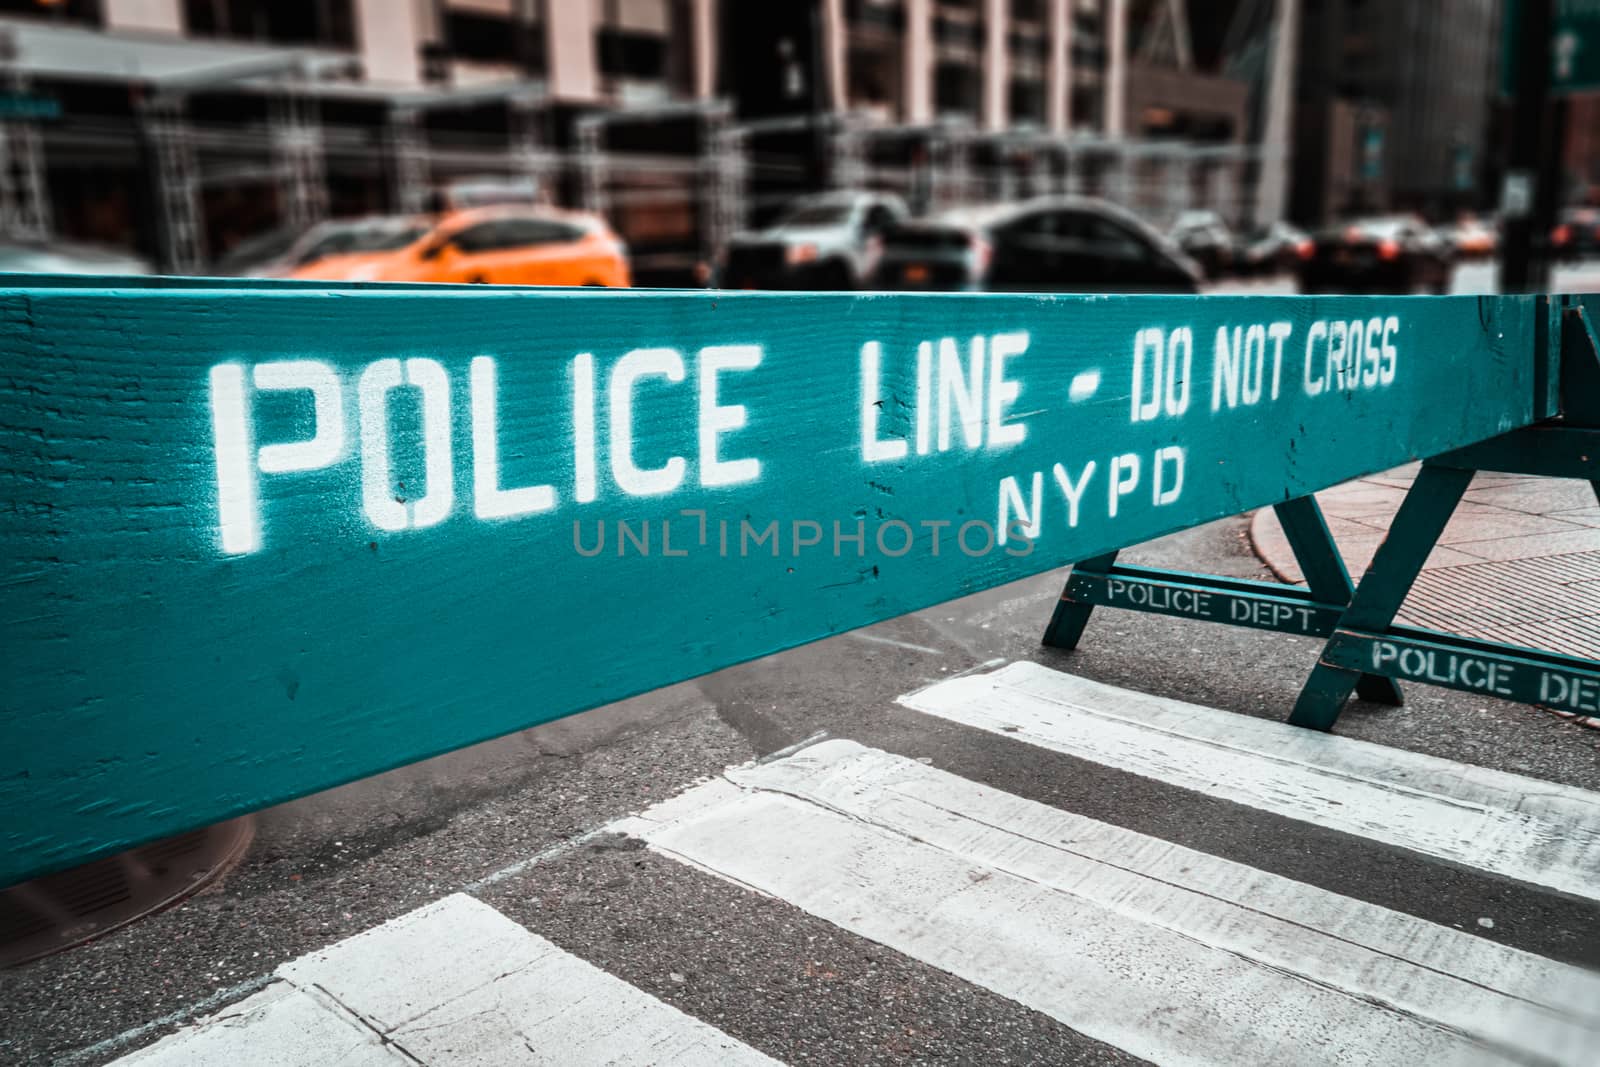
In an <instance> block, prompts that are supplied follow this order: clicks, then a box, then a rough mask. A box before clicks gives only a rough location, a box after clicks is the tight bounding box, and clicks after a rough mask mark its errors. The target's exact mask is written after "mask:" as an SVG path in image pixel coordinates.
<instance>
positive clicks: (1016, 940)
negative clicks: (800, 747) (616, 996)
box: [618, 741, 1600, 1064]
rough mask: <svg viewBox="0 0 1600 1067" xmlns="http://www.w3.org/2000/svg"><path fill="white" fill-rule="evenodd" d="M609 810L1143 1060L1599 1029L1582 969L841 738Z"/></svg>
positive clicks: (1575, 1053)
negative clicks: (636, 805) (652, 801)
mask: <svg viewBox="0 0 1600 1067" xmlns="http://www.w3.org/2000/svg"><path fill="white" fill-rule="evenodd" d="M618 829H620V830H623V831H625V832H628V833H632V834H635V835H637V836H639V837H642V838H644V839H645V840H646V841H648V842H649V843H650V844H651V845H652V846H653V847H655V848H656V849H658V850H659V851H661V852H664V853H666V854H668V855H670V856H673V857H676V858H679V859H681V860H683V861H684V862H686V863H689V864H692V865H694V866H696V867H698V868H701V869H703V870H706V871H710V872H712V873H715V874H718V875H720V876H722V877H724V878H728V879H730V880H732V881H734V882H736V883H738V884H740V885H744V886H747V887H749V888H751V889H754V890H757V891H759V892H763V893H768V894H772V895H774V896H777V897H780V898H782V899H783V900H786V901H788V902H789V903H791V904H794V905H795V906H797V907H799V908H801V909H803V910H805V911H807V912H810V913H811V914H813V915H817V916H819V917H821V918H824V919H827V920H828V921H830V922H833V923H835V924H837V925H839V926H842V927H844V928H845V929H847V930H849V931H851V932H853V933H856V934H860V935H861V936H863V937H867V938H871V939H872V940H874V941H878V942H881V943H883V944H885V945H888V946H889V947H891V948H894V949H896V950H898V951H900V952H903V953H905V954H907V955H909V956H911V957H913V958H915V959H918V960H921V961H923V962H926V963H929V964H932V965H933V966H936V967H939V968H941V969H944V970H947V971H950V972H951V973H953V974H956V975H958V976H960V977H962V978H964V979H966V980H968V981H970V982H973V983H976V984H979V985H982V986H985V987H987V988H989V989H991V990H993V991H995V992H997V993H1000V994H1001V995H1003V996H1006V997H1010V998H1012V999H1014V1000H1017V1001H1020V1002H1021V1003H1023V1004H1026V1005H1028V1006H1030V1007H1032V1008H1034V1009H1036V1010H1039V1011H1042V1012H1045V1013H1046V1014H1049V1015H1051V1016H1053V1017H1055V1018H1056V1019H1059V1020H1060V1021H1062V1022H1063V1023H1065V1024H1066V1025H1068V1026H1070V1027H1072V1028H1073V1029H1076V1030H1078V1031H1080V1032H1082V1033H1084V1034H1087V1035H1089V1036H1090V1037H1095V1038H1098V1039H1100V1040H1103V1041H1106V1042H1108V1043H1111V1044H1114V1045H1116V1046H1118V1047H1120V1048H1122V1049H1125V1050H1127V1051H1129V1052H1132V1053H1134V1054H1135V1055H1138V1056H1142V1057H1145V1058H1147V1059H1150V1060H1153V1061H1155V1062H1157V1063H1161V1064H1238V1063H1298V1064H1314V1063H1328V1064H1333V1063H1341V1064H1342V1063H1394V1064H1415V1063H1428V1064H1455V1063H1462V1064H1465V1063H1482V1062H1495V1061H1503V1062H1510V1063H1523V1062H1554V1063H1572V1064H1578V1063H1584V1062H1590V1060H1589V1058H1590V1057H1591V1056H1592V1053H1593V1050H1594V1049H1595V1048H1600V977H1597V976H1594V975H1591V974H1588V973H1586V972H1584V971H1581V970H1579V969H1577V968H1573V967H1570V966H1566V965H1563V964H1558V963H1553V962H1550V961H1547V960H1544V959H1542V958H1540V957H1537V956H1533V955H1530V954H1528V953H1524V952H1520V951H1517V950H1515V949H1510V948H1506V947H1504V946H1501V945H1498V944H1495V943H1493V942H1490V941H1486V940H1483V939H1481V938H1477V937H1473V936H1471V935H1468V934H1464V933H1461V932H1459V931H1456V930H1452V929H1449V928H1446V927H1442V926H1437V925H1435V924H1432V923H1428V922H1425V921H1423V920H1420V919H1416V918H1413V917H1412V916H1409V915H1405V914H1402V913H1399V912H1394V911H1389V910H1387V909H1384V908H1381V907H1377V906H1374V905H1370V904H1366V903H1362V902H1360V901H1355V900H1350V899H1348V898H1344V897H1340V896H1338V895H1336V894H1333V893H1329V892H1326V891H1323V890H1320V889H1317V888H1315V887H1312V886H1307V885H1303V884H1300V883H1297V882H1293V881H1291V880H1289V879H1286V878H1282V877H1279V876H1276V875H1272V874H1267V873H1265V872H1262V871H1257V870H1254V869H1253V868H1250V867H1247V866H1244V865H1242V864H1237V863H1233V862H1230V861H1227V860H1223V859H1219V858H1217V857H1214V856H1210V855H1207V854H1205V853H1201V852H1196V851H1193V850H1191V849H1186V848H1181V847H1179V846H1176V845H1173V844H1170V843H1168V842H1165V841H1162V840H1159V839H1156V838H1151V837H1148V836H1145V835H1143V834H1138V833H1135V832H1133V831H1130V830H1125V829H1121V828H1118V827H1113V826H1109V825H1107V824H1104V823H1100V822H1097V821H1095V820H1093V819H1088V818H1084V817H1081V816H1076V815H1072V814H1069V813H1066V812H1062V811H1059V810H1056V809H1054V808H1051V807H1049V806H1047V805H1043V804H1038V803H1036V802H1033V801H1029V800H1026V799H1023V798H1020V797H1015V796H1011V795H1009V794H1006V793H1002V792H999V791H997V790H994V789H992V788H989V787H987V786H983V785H979V784H976V783H973V782H970V781H966V780H964V779H961V778H958V777H956V776H954V775H951V774H948V773H945V772H942V771H939V770H935V769H933V768H931V767H927V766H924V765H922V764H920V763H918V762H916V761H913V760H907V759H905V758H903V757H900V756H894V755H890V754H888V753H884V752H879V751H876V750H873V749H866V748H862V747H861V746H859V745H856V744H854V743H853V742H848V741H831V742H825V743H823V744H820V745H817V746H814V747H812V748H809V749H806V750H804V751H802V752H800V753H798V754H796V755H793V756H790V757H787V758H785V759H783V760H780V761H777V762H775V763H771V764H766V765H762V766H755V767H747V768H738V769H734V770H731V771H729V772H728V773H727V775H726V776H725V777H724V778H722V779H718V780H715V781H712V782H709V783H706V784H704V785H701V786H698V787H696V788H694V789H692V790H690V791H689V792H687V793H685V794H682V795H680V796H679V797H677V798H675V799H673V800H671V801H668V802H666V803H663V804H661V805H659V806H657V807H656V808H653V809H651V810H650V811H648V812H646V813H644V814H643V815H642V816H639V817H636V818H633V819H630V820H627V821H625V822H624V823H621V824H619V826H618Z"/></svg>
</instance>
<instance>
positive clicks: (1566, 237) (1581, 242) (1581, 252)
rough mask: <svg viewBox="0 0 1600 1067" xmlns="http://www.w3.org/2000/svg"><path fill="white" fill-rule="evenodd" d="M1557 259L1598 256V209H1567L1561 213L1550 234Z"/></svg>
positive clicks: (1599, 235) (1599, 228)
mask: <svg viewBox="0 0 1600 1067" xmlns="http://www.w3.org/2000/svg"><path fill="white" fill-rule="evenodd" d="M1550 246H1551V248H1552V249H1553V250H1554V252H1555V254H1556V258H1558V259H1583V258H1586V257H1588V256H1600V208H1592V207H1569V208H1567V209H1565V210H1564V211H1562V212H1561V216H1560V219H1559V220H1558V221H1557V223H1556V227H1555V229H1554V230H1553V231H1552V232H1551V234H1550Z"/></svg>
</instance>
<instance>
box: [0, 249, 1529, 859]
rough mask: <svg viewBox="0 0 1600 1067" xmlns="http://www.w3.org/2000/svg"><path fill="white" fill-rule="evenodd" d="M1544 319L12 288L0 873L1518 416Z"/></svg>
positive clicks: (994, 303)
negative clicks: (2, 813)
mask: <svg viewBox="0 0 1600 1067" xmlns="http://www.w3.org/2000/svg"><path fill="white" fill-rule="evenodd" d="M1547 318H1548V315H1547V311H1546V309H1545V305H1544V304H1543V303H1541V302H1540V301H1538V300H1537V299H1535V298H1530V297H1444V298H1333V297H1316V298H1311V297H1308V298H1298V297H1277V298H1272V297H1229V298H1217V297H1114V298H1100V297H1078V296H1022V295H1016V296H1012V295H964V294H963V295H948V296H941V295H905V296H902V295H892V296H891V295H851V294H756V293H751V294H728V293H689V292H657V293H653V292H643V291H641V292H630V293H605V292H593V291H586V292H572V291H535V290H497V289H488V288H478V289H466V290H461V289H457V290H451V289H438V290H434V289H427V288H418V287H409V288H408V287H400V288H389V287H383V286H370V287H341V288H328V287H310V286H304V285H300V286H274V285H270V284H262V283H251V284H250V285H248V286H243V285H233V286H230V285H228V284H227V283H215V284H214V285H213V284H206V283H198V282H188V283H183V284H175V285H170V286H159V287H158V286H132V285H130V286H127V287H124V288H110V287H103V286H102V287H73V286H71V285H65V284H61V283H60V282H53V283H49V284H44V283H41V284H39V285H31V284H29V283H28V282H27V281H26V280H19V279H11V280H9V281H7V282H0V336H3V339H4V346H3V349H0V361H3V371H0V440H3V442H4V449H5V457H6V458H5V463H4V464H3V467H0V524H3V543H4V545H5V554H4V558H3V559H0V621H3V625H4V632H5V641H4V653H3V656H4V662H3V675H4V678H5V685H4V689H3V693H0V811H3V812H4V815H3V816H0V818H3V820H4V822H3V825H0V852H3V859H0V885H3V884H10V883H12V882H15V881H18V880H21V879H25V878H28V877H31V876H34V875H38V874H41V873H45V872H47V871H51V870H54V869H59V868H62V867H66V866H71V865H73V864H75V863H79V862H82V861H84V860H87V859H90V858H93V857H95V856H98V855H102V854H105V853H109V852H113V851H117V850H119V849H122V848H125V847H128V846H130V845H133V844H136V843H138V842H142V841H146V840H150V839H153V838H157V837H161V836H164V835H167V834H171V833H175V832H178V831H181V830H185V829H188V828H191V827H194V826H197V825H203V824H206V823H209V822H213V821H216V820H218V819H222V818H224V817H227V816H231V815H234V814H237V813H240V812H244V811H249V810H253V809H258V808H261V807H263V806H266V805H269V804H272V803H275V802H278V801H282V800H286V799H290V798H292V797H296V796H301V795H304V794H306V793H309V792H312V791H315V790H318V789H322V788H325V787H328V786H332V785H337V784H339V783H342V782H346V781H350V780H352V779H355V778H359V777H362V776H366V775H370V774H373V773H376V772H379V771H382V770H385V769H388V768H391V767H395V766H398V765H400V764H403V763H407V762H411V761H414V760H418V759H422V758H424V757H427V756H431V755H434V754H437V753H440V752H445V751H448V750H451V749H455V748H459V747H461V746H464V745H467V744H471V743H473V742H476V741H480V740H484V739H487V738H490V737H495V736H497V735H500V734H504V733H507V732H509V731H512V730H516V729H519V728H523V727H526V726H530V725H534V724H536V723H540V722H545V721H548V720H550V719H554V718H558V717H560V716H563V715H568V714H572V713H574V712H578V711H582V710H584V709H586V708H591V707H595V706H597V705H601V704H605V703H608V702H610V701H614V700H617V699H620V698H622V697H626V696H628V695H631V694H634V693H638V692H641V691H645V690H649V689H653V688H656V687H659V686H663V685H666V684H669V683H672V682H676V681H679V680H682V679H685V678H690V677H693V676H696V675H700V674H703V673H706V672H709V671H712V670H716V669H718V668H720V667H724V666H727V665H729V664H732V663H737V662H739V661H742V660H747V659H751V658H753V657H757V656H761V655H765V654H767V653H770V652H774V651H777V650H780V649H784V648H789V647H793V646H795V645H798V644H802V643H804V642H807V641H813V640H817V639H819V638H822V637H826V636H829V635H831V634H835V633H839V632H841V631H844V630H848V629H851V628H854V627H858V626H863V625H866V624H868V623H872V622H875V621H878V620H880V619H884V618H888V617H891V616H895V615H899V614H903V613H905V612H908V611H912V610H914V609H917V608H921V607H924V606H927V605H929V604H933V603H937V602H940V601H944V600H948V599H951V598H954V597H957V596H961V595H963V594H966V593H970V592H973V591H975V590H979V589H983V588H986V587H990V586H994V585H996V584H999V583H1002V582H1007V581H1011V580H1013V579H1017V578H1021V577H1024V576H1027V575H1031V574H1036V573H1039V572H1041V571H1045V570H1048V569H1051V568H1055V567H1059V566H1062V565H1064V564H1067V563H1070V562H1073V561H1076V560H1081V559H1086V558H1090V557H1095V556H1102V555H1106V554H1108V553H1111V552H1113V551H1115V550H1116V549H1118V548H1121V547H1123V546H1126V545H1130V544H1135V543H1138V542H1141V541H1144V540H1147V539H1149V538H1152V537H1155V536H1158V535H1160V534H1164V533H1167V532H1170V531H1173V530H1178V529H1182V528H1185V527H1190V526H1194V525H1197V524H1199V523H1202V522H1206V521H1209V520H1211V519H1215V518H1219V517H1222V516H1226V515H1232V514H1236V513H1238V512H1241V511H1244V510H1247V509H1250V508H1254V507H1259V506H1263V505H1267V504H1276V503H1279V502H1282V501H1285V500H1289V499H1293V498H1297V497H1303V496H1305V495H1307V494H1308V493H1310V492H1312V491H1314V490H1316V489H1319V488H1323V487H1326V486H1329V485H1333V484H1336V483H1338V482H1341V481H1345V480H1348V479H1350V478H1353V477H1357V476H1359V475H1363V474H1368V473H1372V472H1375V471H1379V470H1383V469H1385V468H1388V467H1392V466H1394V465H1396V464H1398V463H1402V462H1405V461H1407V460H1411V459H1416V458H1419V457H1423V456H1431V455H1435V454H1438V453H1441V452H1444V451H1447V450H1450V449H1455V448H1460V447H1463V446H1466V445H1470V444H1473V443H1475V442H1479V441H1482V440H1485V439H1488V438H1491V437H1494V436H1496V435H1499V434H1504V433H1506V432H1508V431H1511V430H1514V429H1516V428H1518V427H1523V426H1527V425H1529V424H1531V423H1532V422H1534V421H1535V420H1536V419H1538V418H1540V417H1542V416H1544V415H1547V414H1550V410H1549V408H1550V403H1551V396H1552V395H1553V394H1552V393H1551V392H1550V391H1549V390H1548V388H1547V383H1548V380H1549V376H1550V373H1551V367H1550V365H1549V355H1550V350H1549V345H1548V344H1545V343H1544V340H1545V326H1544V325H1542V324H1543V323H1545V322H1546V320H1547ZM1335 606H1337V605H1335ZM1322 628H1323V627H1322V626H1321V624H1319V626H1318V630H1319V632H1320V630H1321V629H1322Z"/></svg>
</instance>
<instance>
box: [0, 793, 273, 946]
mask: <svg viewBox="0 0 1600 1067" xmlns="http://www.w3.org/2000/svg"><path fill="white" fill-rule="evenodd" d="M254 834H255V820H254V818H253V817H252V816H248V815H247V816H245V817H243V818H239V819H232V820H229V821H228V822H224V823H218V824H217V825H215V826H208V827H206V828H205V829H203V830H194V831H191V832H190V833H187V834H179V835H178V836H177V837H169V838H167V839H165V840H163V841H155V842H152V843H150V844H148V845H141V846H140V847H138V848H134V849H129V850H128V851H127V852H121V853H118V854H117V855H115V856H107V857H106V858H105V859H103V860H96V861H94V862H93V863H86V864H84V865H83V866H82V867H74V868H73V869H72V870H70V871H61V872H59V873H57V874H50V875H46V876H44V877H43V878H35V879H34V880H33V881H31V882H23V883H22V884H21V885H15V886H12V887H11V888H10V889H7V890H5V891H4V892H0V967H14V966H16V965H17V964H19V963H26V962H27V961H29V960H34V959H38V958H39V957H40V956H48V955H49V954H50V953H52V952H59V951H61V950H62V949H65V948H70V947H72V946H73V945H77V944H81V943H83V942H84V941H88V940H89V939H91V938H94V937H99V936H100V935H102V934H105V933H107V932H109V931H111V930H114V929H116V928H117V927H119V926H121V925H123V924H124V923H128V922H132V921H133V920H134V919H137V918H139V917H141V916H144V915H148V914H149V913H150V912H153V911H157V910H159V909H160V908H163V907H166V906H167V905H168V904H172V903H175V902H177V901H179V900H182V899H183V898H184V897H186V896H188V895H189V894H191V893H193V892H195V891H196V890H197V889H199V888H201V887H202V886H204V885H205V884H206V883H208V882H210V881H211V880H212V879H214V878H216V877H217V876H218V875H220V874H222V873H223V872H224V871H226V870H228V869H229V868H230V867H232V866H233V865H234V864H235V863H236V862H238V860H239V858H240V857H241V856H242V855H244V851H245V849H246V848H248V847H249V845H250V839H251V838H252V837H253V836H254Z"/></svg>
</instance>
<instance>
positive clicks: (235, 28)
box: [183, 0, 356, 48]
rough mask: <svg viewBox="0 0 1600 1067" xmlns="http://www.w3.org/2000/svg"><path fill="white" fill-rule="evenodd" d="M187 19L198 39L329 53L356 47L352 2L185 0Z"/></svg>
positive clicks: (349, 0) (185, 18)
mask: <svg viewBox="0 0 1600 1067" xmlns="http://www.w3.org/2000/svg"><path fill="white" fill-rule="evenodd" d="M183 14H184V24H185V25H186V26H187V27H188V30H189V33H190V34H192V35H193V36H196V37H229V38H235V39H239V40H246V41H262V42H269V43H271V44H291V45H295V44H298V45H307V44H309V45H322V46H324V47H329V48H354V47H355V44H356V32H355V18H354V15H353V13H352V12H351V0H184V5H183Z"/></svg>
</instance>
